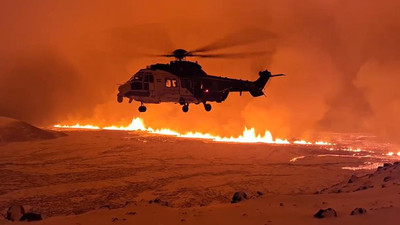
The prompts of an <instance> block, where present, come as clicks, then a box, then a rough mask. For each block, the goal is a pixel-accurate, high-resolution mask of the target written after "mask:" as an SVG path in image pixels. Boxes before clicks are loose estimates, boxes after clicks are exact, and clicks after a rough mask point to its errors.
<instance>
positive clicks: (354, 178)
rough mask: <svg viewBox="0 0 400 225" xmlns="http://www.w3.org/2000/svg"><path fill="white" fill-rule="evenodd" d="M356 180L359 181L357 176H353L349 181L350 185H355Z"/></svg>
mask: <svg viewBox="0 0 400 225" xmlns="http://www.w3.org/2000/svg"><path fill="white" fill-rule="evenodd" d="M356 180H358V177H357V176H356V175H351V177H350V179H349V181H347V183H348V184H351V183H354V182H355V181H356Z"/></svg>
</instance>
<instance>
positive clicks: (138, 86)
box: [131, 82, 142, 90]
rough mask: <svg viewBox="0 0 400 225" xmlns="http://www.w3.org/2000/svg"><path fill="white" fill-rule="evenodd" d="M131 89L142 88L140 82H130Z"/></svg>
mask: <svg viewBox="0 0 400 225" xmlns="http://www.w3.org/2000/svg"><path fill="white" fill-rule="evenodd" d="M131 89H132V90H142V83H140V82H132V84H131Z"/></svg>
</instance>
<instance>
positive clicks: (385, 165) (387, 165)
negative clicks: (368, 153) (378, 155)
mask: <svg viewBox="0 0 400 225" xmlns="http://www.w3.org/2000/svg"><path fill="white" fill-rule="evenodd" d="M390 166H392V164H391V163H384V164H383V167H390Z"/></svg>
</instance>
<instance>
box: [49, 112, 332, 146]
mask: <svg viewBox="0 0 400 225" xmlns="http://www.w3.org/2000/svg"><path fill="white" fill-rule="evenodd" d="M54 127H56V128H63V129H67V128H72V129H94V130H100V129H102V130H123V131H138V130H141V131H145V132H149V133H153V134H163V135H171V136H176V137H182V138H200V139H209V140H213V141H216V142H238V143H270V144H291V143H290V142H289V141H288V140H286V139H279V138H276V139H274V138H273V137H272V134H271V132H269V131H265V134H264V136H261V135H256V132H255V129H254V128H250V129H248V128H247V127H245V130H244V131H243V134H242V135H240V136H238V137H229V138H228V137H220V136H215V135H211V134H203V133H200V132H187V133H185V134H181V133H179V132H176V131H173V130H170V129H153V128H151V127H146V126H145V125H144V123H143V120H142V119H141V118H134V119H133V120H132V122H131V124H129V125H128V126H122V127H118V126H109V127H102V128H100V127H98V126H93V125H79V123H78V124H76V125H72V126H68V125H60V124H57V125H55V126H54ZM292 144H298V145H303V144H304V145H312V144H314V145H332V144H331V143H328V142H323V141H318V142H314V143H312V142H308V141H304V140H300V141H294V142H293V143H292Z"/></svg>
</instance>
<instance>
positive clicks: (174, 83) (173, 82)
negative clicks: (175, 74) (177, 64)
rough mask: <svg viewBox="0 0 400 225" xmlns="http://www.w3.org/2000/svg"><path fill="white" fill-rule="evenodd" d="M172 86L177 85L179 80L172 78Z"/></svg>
mask: <svg viewBox="0 0 400 225" xmlns="http://www.w3.org/2000/svg"><path fill="white" fill-rule="evenodd" d="M171 84H172V87H177V86H178V85H177V82H176V80H175V79H173V80H171Z"/></svg>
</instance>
